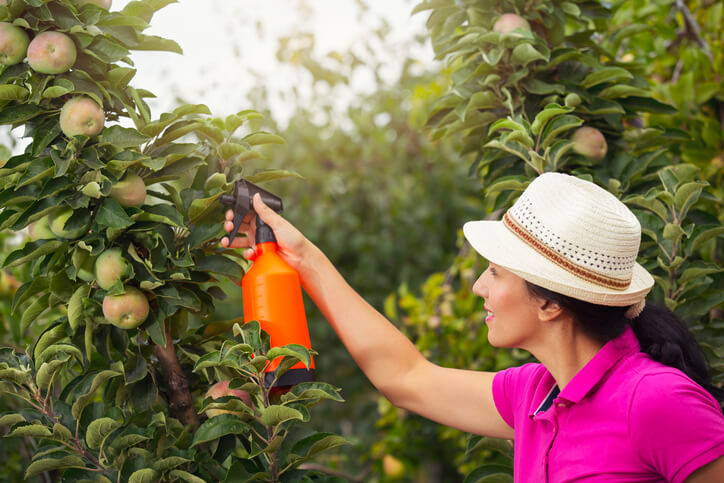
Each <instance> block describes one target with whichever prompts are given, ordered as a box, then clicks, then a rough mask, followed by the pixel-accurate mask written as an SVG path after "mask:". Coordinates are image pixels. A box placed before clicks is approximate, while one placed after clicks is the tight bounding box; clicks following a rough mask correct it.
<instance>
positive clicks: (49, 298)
mask: <svg viewBox="0 0 724 483" xmlns="http://www.w3.org/2000/svg"><path fill="white" fill-rule="evenodd" d="M173 1H174V0H147V1H132V2H130V3H128V5H127V6H126V7H124V8H123V9H122V10H121V11H113V10H112V7H111V2H110V1H83V0H25V1H23V0H10V1H9V2H3V5H0V22H2V23H0V45H1V46H3V47H2V49H1V50H3V51H2V52H0V60H2V61H3V62H4V63H3V64H2V66H0V124H3V125H7V126H10V127H11V128H12V129H13V132H22V134H20V136H22V138H24V139H25V140H26V141H27V143H26V147H25V148H24V150H23V152H22V153H20V154H15V155H12V156H8V159H7V161H5V162H4V163H3V165H2V166H1V167H0V200H2V208H1V211H0V230H4V231H5V232H6V233H7V232H14V233H15V235H14V239H15V240H22V243H21V244H20V245H18V246H16V247H15V249H14V250H13V251H11V252H10V253H7V254H5V255H4V256H3V258H2V270H3V272H2V274H3V277H9V276H12V277H13V280H17V283H14V284H13V286H12V287H11V288H10V289H9V293H10V294H12V301H11V302H10V303H9V304H7V305H5V304H3V307H5V308H6V310H7V313H6V314H5V315H7V316H8V317H7V319H4V320H7V321H8V323H7V325H8V326H9V331H8V332H5V333H3V335H4V336H5V337H7V339H9V340H4V341H3V342H4V343H5V344H6V346H5V347H2V348H0V393H2V395H3V398H2V404H1V405H0V409H1V410H2V411H3V413H2V414H0V426H2V427H4V428H5V436H6V438H10V439H13V438H14V439H15V440H16V441H19V442H20V445H19V447H20V448H21V449H22V448H25V449H26V450H27V451H25V452H24V453H23V454H27V455H28V456H31V457H32V459H31V461H27V462H26V464H27V468H26V471H25V477H26V478H33V477H35V476H36V475H41V474H48V472H52V474H53V475H54V476H55V477H56V478H60V479H61V480H62V481H98V482H102V481H131V482H152V481H153V482H156V481H188V482H201V481H225V480H226V481H247V480H259V481H292V480H293V481H309V480H315V479H320V480H323V479H325V478H326V476H325V475H326V472H327V471H326V469H325V467H324V466H323V465H319V464H313V465H312V464H311V463H310V460H312V459H314V458H315V457H316V456H317V455H318V454H319V453H321V452H322V451H324V450H326V449H329V448H333V447H335V446H339V445H342V444H345V441H344V440H343V439H342V438H340V437H338V436H336V435H334V434H328V433H320V432H315V431H313V430H310V429H305V427H304V423H306V422H309V421H310V412H309V408H310V407H311V406H312V405H314V404H316V403H318V402H319V401H321V400H324V399H329V400H333V401H341V400H342V399H341V397H340V395H339V391H338V390H337V389H336V388H334V387H332V386H330V385H329V384H326V383H323V382H316V383H304V384H299V385H297V386H294V387H293V388H291V389H288V390H279V389H277V388H270V387H267V386H266V385H265V384H264V382H263V375H264V369H265V367H266V366H267V364H269V363H270V362H271V361H273V360H276V359H277V358H281V359H282V361H281V365H280V370H279V371H278V373H279V374H281V373H282V372H283V371H284V370H285V369H287V368H289V367H291V366H292V365H294V364H296V363H298V362H299V361H302V362H304V363H305V364H307V365H309V363H310V358H311V356H312V354H311V353H310V351H308V350H306V349H304V348H301V347H298V346H286V347H274V348H272V347H269V339H268V336H266V334H264V333H263V332H262V331H261V330H260V327H259V324H258V323H257V322H255V321H248V322H247V323H245V324H244V323H243V319H242V318H241V317H239V318H237V319H235V320H232V321H229V322H227V323H221V324H215V325H210V324H207V323H206V320H207V319H208V317H209V314H211V313H213V311H214V306H215V302H216V301H218V300H221V299H223V298H224V297H225V293H224V291H223V290H222V289H221V288H220V287H219V283H220V279H221V278H222V277H226V278H228V279H231V280H233V281H235V282H238V280H239V279H240V277H241V276H242V274H243V270H244V268H245V266H246V262H245V261H244V260H243V259H241V257H240V254H239V253H237V252H236V251H234V250H228V249H223V248H221V247H220V245H219V244H218V240H219V238H220V237H221V236H222V234H223V232H222V229H221V227H222V223H221V221H222V220H223V209H222V206H221V204H220V203H219V197H220V196H221V195H222V194H223V193H225V192H228V191H230V190H231V189H232V187H233V185H234V183H235V182H236V181H237V180H238V179H240V178H241V177H242V176H244V177H245V178H246V179H249V180H250V181H252V182H255V183H260V182H264V181H268V180H271V179H276V178H279V177H285V176H289V175H290V174H291V173H290V172H288V171H282V170H270V169H265V168H264V166H263V164H260V163H263V160H264V147H265V146H264V145H268V144H275V143H281V142H283V141H282V139H281V138H280V137H278V136H276V135H274V134H271V133H269V132H266V131H263V130H260V129H261V126H262V124H261V123H262V120H261V117H262V116H261V115H260V114H259V113H257V112H256V111H254V110H242V111H240V112H238V113H236V114H232V115H229V116H227V117H225V118H223V119H221V118H215V117H213V116H212V115H211V113H210V112H209V110H208V108H207V107H206V106H204V105H203V104H183V105H180V106H178V107H177V108H176V109H174V110H173V112H167V113H163V114H161V115H160V116H159V117H153V116H152V113H151V112H150V109H149V106H148V104H147V103H146V101H145V100H146V99H148V98H150V97H153V94H152V93H151V92H149V91H147V90H144V89H141V88H136V87H133V86H132V85H131V81H132V79H133V77H134V75H135V73H136V70H135V69H134V67H133V62H132V60H131V57H130V55H131V52H132V51H134V50H155V51H167V52H175V53H179V54H180V53H181V49H180V48H179V46H178V45H177V44H176V43H175V42H173V41H171V40H167V39H164V38H161V37H157V36H153V35H147V34H144V31H145V30H146V29H147V28H148V27H149V23H150V21H151V19H152V17H153V15H154V13H155V12H156V11H158V10H159V9H161V8H163V7H164V6H166V5H168V4H170V3H173ZM19 52H20V53H19ZM255 165H256V166H257V168H256V170H254V171H253V170H252V168H253V166H255ZM25 228H28V231H27V232H28V233H29V234H30V237H29V239H25V235H24V234H25V233H26V232H25ZM4 243H5V241H4ZM15 243H16V242H15ZM11 244H12V242H8V245H11ZM4 311H5V310H4ZM239 315H241V314H239ZM219 383H221V386H219ZM212 388H213V389H212ZM7 440H8V439H5V441H7ZM20 456H21V457H22V456H23V455H22V454H21V455H20ZM11 460H12V458H11Z"/></svg>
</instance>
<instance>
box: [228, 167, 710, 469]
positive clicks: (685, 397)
mask: <svg viewBox="0 0 724 483" xmlns="http://www.w3.org/2000/svg"><path fill="white" fill-rule="evenodd" d="M254 208H255V210H256V211H257V213H258V214H259V216H260V217H261V218H262V220H264V221H265V222H266V223H268V224H269V225H270V226H271V227H272V229H273V230H274V233H275V234H276V237H277V240H278V242H279V245H280V251H281V255H282V256H283V257H284V259H285V260H286V261H287V262H288V263H289V264H290V265H291V266H292V267H294V268H295V269H296V270H297V271H298V272H299V274H300V277H301V280H302V284H303V286H304V288H305V290H306V291H307V293H308V294H309V296H310V297H311V298H312V300H313V301H314V302H315V304H316V305H317V306H318V307H319V309H320V310H321V312H322V313H323V315H324V316H325V317H326V318H327V320H328V321H329V323H330V324H332V327H333V328H334V329H335V331H336V332H337V334H339V336H340V338H341V340H342V342H343V343H344V344H345V346H346V347H347V349H348V350H349V352H350V353H351V355H352V356H353V357H354V359H355V361H356V362H357V364H358V365H359V366H360V368H361V369H362V370H363V371H364V373H365V375H366V376H367V377H368V378H369V379H370V381H371V382H372V383H373V384H374V385H375V386H376V387H377V388H378V389H379V390H380V391H381V392H382V393H383V394H384V395H385V397H386V398H388V399H389V400H390V402H392V404H394V405H396V406H399V407H401V408H404V409H407V410H410V411H413V412H415V413H417V414H420V415H422V416H425V417H427V418H429V419H432V420H434V421H437V422H439V423H441V424H445V425H448V426H451V427H455V428H458V429H461V430H463V431H466V432H470V433H475V434H480V435H486V436H492V437H497V438H506V439H514V440H515V480H516V481H521V482H538V481H550V482H562V481H579V480H580V481H626V482H639V481H640V482H644V481H645V482H654V481H656V482H658V481H674V482H680V481H692V482H701V481H706V482H724V457H722V456H723V455H724V417H723V416H722V413H721V409H720V407H719V404H718V403H717V401H716V399H715V398H714V397H713V396H712V394H710V393H709V392H707V390H705V389H704V385H706V386H707V387H708V388H709V389H710V390H711V391H712V392H714V393H717V391H720V390H718V389H717V388H715V387H712V386H711V385H710V384H709V375H708V369H707V366H706V362H705V360H704V358H703V355H702V354H701V352H700V351H699V348H698V346H697V345H696V343H695V342H694V341H693V339H692V338H691V336H690V335H689V334H688V331H687V330H686V329H685V327H684V326H683V325H682V324H681V322H680V321H678V319H676V318H675V317H674V316H673V314H671V313H670V312H669V311H667V310H666V309H662V308H659V307H656V306H653V305H651V304H649V305H646V303H645V297H646V294H647V293H648V292H649V291H650V290H651V288H652V286H653V284H654V281H653V278H652V277H651V275H650V274H649V273H648V272H647V271H646V270H645V269H644V268H643V267H642V266H641V265H639V264H637V263H636V255H637V252H638V248H639V243H640V237H641V227H640V225H639V223H638V221H637V219H636V217H635V216H634V215H633V213H631V211H630V210H629V209H628V208H627V207H626V206H625V205H623V203H621V202H620V201H619V200H618V199H616V198H615V197H614V196H613V195H611V194H610V193H608V192H607V191H605V190H603V189H601V188H599V187H598V186H596V185H594V184H593V183H589V182H587V181H583V180H580V179H578V178H575V177H572V176H568V175H564V174H558V173H546V174H544V175H541V176H539V177H538V178H537V179H535V180H534V181H533V182H532V183H531V184H530V186H529V187H528V188H527V189H526V190H525V192H524V193H523V194H522V195H521V196H520V198H519V199H518V201H517V202H516V203H515V205H514V206H513V207H512V208H511V209H510V210H508V212H507V213H506V214H505V216H504V217H503V220H501V221H475V222H469V223H466V224H465V226H464V227H463V231H464V233H465V236H466V238H467V240H468V241H469V242H470V244H471V245H472V246H473V248H475V249H476V250H477V251H478V252H479V253H480V254H481V255H483V256H484V257H485V258H487V259H488V261H489V266H488V268H487V270H485V272H484V273H483V274H482V275H481V276H480V278H479V279H478V280H477V281H476V282H475V285H474V286H473V292H475V293H476V294H477V295H480V296H481V297H483V298H484V299H485V309H486V310H487V312H488V315H487V317H486V324H487V325H488V339H489V341H490V343H491V344H492V345H494V346H497V347H520V348H523V349H526V350H528V351H529V352H531V353H532V354H533V355H534V356H535V357H536V358H537V359H538V360H539V361H540V364H526V365H524V366H522V367H516V368H510V369H507V370H504V371H501V372H498V373H492V372H475V371H468V370H461V369H451V368H445V367H439V366H437V365H435V364H433V363H431V362H429V361H427V360H426V359H425V358H424V357H423V356H422V354H420V352H419V351H418V350H417V349H416V347H415V346H414V345H413V344H412V343H411V342H410V341H409V340H408V339H407V338H406V337H405V336H404V335H403V334H402V333H400V332H399V331H398V330H397V329H396V328H395V327H394V325H393V324H391V323H390V322H389V321H388V320H386V319H385V318H384V317H383V316H382V315H381V314H380V313H378V312H377V311H376V310H375V309H374V308H372V307H371V306H370V305H369V304H368V303H367V302H365V301H364V300H363V299H362V298H361V297H360V296H359V295H358V294H357V293H356V292H355V291H354V290H353V289H352V288H351V287H350V286H349V285H348V284H347V283H346V282H345V281H344V279H343V278H342V276H341V275H340V274H339V272H337V270H336V269H335V268H334V267H333V265H332V263H331V262H330V261H329V260H328V259H327V258H326V257H325V256H324V254H323V253H322V252H321V251H320V250H319V249H318V248H317V247H315V246H314V245H313V244H312V243H311V242H310V241H308V240H307V239H306V238H304V236H303V235H302V234H301V233H300V232H299V231H297V230H296V229H295V228H294V227H293V226H292V225H290V224H289V223H288V222H287V221H286V220H284V219H283V218H281V217H280V216H279V215H277V214H276V213H274V212H273V211H272V210H271V209H269V208H268V207H266V206H265V205H264V204H263V202H262V201H261V199H260V198H258V197H256V198H255V199H254ZM232 217H233V214H232V213H231V212H228V213H227V220H230V219H232ZM225 228H226V230H227V231H230V230H231V229H232V228H233V226H232V223H231V222H230V221H227V222H226V223H225ZM253 230H254V226H250V225H249V224H248V223H247V224H244V225H242V228H241V230H240V232H242V233H244V234H246V235H247V236H246V238H243V237H241V238H237V239H236V240H234V243H233V246H234V247H240V248H241V247H245V248H247V250H246V251H245V256H247V257H249V256H251V255H252V254H253V243H251V242H250V240H253V239H254V237H253V233H252V232H253ZM222 244H223V245H224V246H228V239H227V238H224V239H223V240H222ZM642 345H643V348H642V347H641V346H642ZM642 350H643V352H642ZM655 359H656V360H655ZM660 361H663V363H662V362H660ZM430 381H434V382H435V390H434V391H430V390H429V384H430Z"/></svg>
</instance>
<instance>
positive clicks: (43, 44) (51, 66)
mask: <svg viewBox="0 0 724 483" xmlns="http://www.w3.org/2000/svg"><path fill="white" fill-rule="evenodd" d="M76 56H77V51H76V48H75V44H74V43H73V40H72V39H71V38H70V37H68V36H67V35H65V34H63V33H60V32H52V31H47V32H42V33H39V34H38V35H36V36H35V38H34V39H33V40H31V41H30V45H29V46H28V64H30V67H32V68H33V70H34V71H35V72H40V73H41V74H62V73H63V72H66V71H67V70H68V69H70V68H71V67H73V64H75V59H76Z"/></svg>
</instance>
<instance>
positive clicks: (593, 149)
mask: <svg viewBox="0 0 724 483" xmlns="http://www.w3.org/2000/svg"><path fill="white" fill-rule="evenodd" d="M573 150H574V151H575V152H577V153H578V154H582V155H583V156H586V157H587V158H591V159H599V160H600V159H603V158H604V157H605V156H606V151H607V150H608V145H607V144H606V138H605V137H603V134H601V131H599V130H598V129H596V128H593V127H588V126H584V127H580V128H578V129H576V132H574V133H573Z"/></svg>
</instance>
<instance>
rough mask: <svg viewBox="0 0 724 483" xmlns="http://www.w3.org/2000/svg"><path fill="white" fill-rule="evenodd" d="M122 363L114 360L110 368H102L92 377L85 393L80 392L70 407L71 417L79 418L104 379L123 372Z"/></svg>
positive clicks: (103, 382) (106, 379)
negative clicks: (102, 369)
mask: <svg viewBox="0 0 724 483" xmlns="http://www.w3.org/2000/svg"><path fill="white" fill-rule="evenodd" d="M122 371H123V364H122V363H121V362H114V363H113V364H112V365H111V368H110V369H107V370H104V371H101V372H99V373H98V374H96V375H95V376H94V377H93V382H92V383H91V387H90V389H89V390H88V392H86V393H85V394H82V395H81V396H79V397H78V399H77V400H76V401H75V403H74V404H73V407H72V408H71V412H72V414H73V417H75V418H76V419H77V418H80V415H81V414H82V412H83V409H85V407H86V406H87V405H88V404H89V403H90V402H91V400H92V399H93V395H94V393H95V391H96V390H97V389H98V388H99V387H101V386H102V385H103V384H105V382H106V381H108V380H109V379H112V378H114V377H118V376H120V375H122V374H123V372H122Z"/></svg>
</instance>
